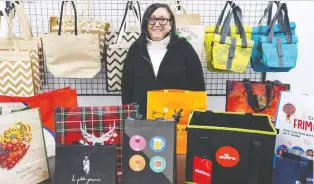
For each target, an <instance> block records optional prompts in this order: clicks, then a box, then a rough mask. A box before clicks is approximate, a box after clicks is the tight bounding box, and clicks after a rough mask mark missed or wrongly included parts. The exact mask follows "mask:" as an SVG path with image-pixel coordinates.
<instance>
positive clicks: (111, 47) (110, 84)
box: [106, 1, 142, 91]
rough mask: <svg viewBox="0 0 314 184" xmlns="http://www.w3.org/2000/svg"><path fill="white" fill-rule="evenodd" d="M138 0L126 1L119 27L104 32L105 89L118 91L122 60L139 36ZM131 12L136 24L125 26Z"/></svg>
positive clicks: (119, 88)
mask: <svg viewBox="0 0 314 184" xmlns="http://www.w3.org/2000/svg"><path fill="white" fill-rule="evenodd" d="M140 10H141V9H140V4H139V2H138V1H128V2H127V4H126V7H125V12H124V16H123V19H122V22H121V25H120V28H119V29H116V28H112V29H109V31H107V32H106V44H107V53H106V54H107V61H106V81H107V82H106V88H107V89H106V90H107V91H120V90H121V79H122V69H123V62H124V60H125V58H126V56H127V54H128V51H129V48H130V46H131V45H132V44H133V43H134V42H135V41H136V40H137V39H138V37H139V36H140V27H141V21H142V19H141V11H140ZM131 11H132V12H133V13H134V15H135V18H136V22H137V25H136V27H133V28H126V18H127V17H129V13H130V12H131Z"/></svg>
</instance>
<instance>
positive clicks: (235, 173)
mask: <svg viewBox="0 0 314 184" xmlns="http://www.w3.org/2000/svg"><path fill="white" fill-rule="evenodd" d="M187 132H188V142H187V143H188V144H187V145H188V147H187V157H186V182H196V183H200V182H199V181H206V183H210V182H211V183H219V184H220V183H221V184H223V183H237V184H238V183H241V184H251V183H263V184H266V183H267V184H271V183H272V172H273V159H274V153H273V152H274V146H275V141H276V134H277V131H276V129H275V128H274V126H273V124H272V123H271V121H270V119H269V117H268V116H267V115H259V114H245V113H225V112H219V113H218V112H212V111H201V110H195V111H194V112H193V114H192V117H191V119H190V122H189V124H188V126H187ZM243 173H245V174H243ZM226 176H228V177H226ZM201 183H203V182H201Z"/></svg>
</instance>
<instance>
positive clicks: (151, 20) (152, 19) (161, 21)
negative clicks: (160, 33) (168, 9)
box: [148, 17, 169, 25]
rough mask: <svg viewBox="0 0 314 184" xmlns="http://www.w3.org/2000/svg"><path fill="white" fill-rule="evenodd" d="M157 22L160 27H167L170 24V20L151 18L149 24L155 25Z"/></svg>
mask: <svg viewBox="0 0 314 184" xmlns="http://www.w3.org/2000/svg"><path fill="white" fill-rule="evenodd" d="M157 20H158V22H159V24H160V25H166V24H167V23H168V22H169V19H168V18H153V17H150V18H148V24H150V25H155V24H156V22H157Z"/></svg>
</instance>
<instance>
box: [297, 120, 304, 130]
mask: <svg viewBox="0 0 314 184" xmlns="http://www.w3.org/2000/svg"><path fill="white" fill-rule="evenodd" d="M298 129H301V130H304V128H303V121H302V120H298Z"/></svg>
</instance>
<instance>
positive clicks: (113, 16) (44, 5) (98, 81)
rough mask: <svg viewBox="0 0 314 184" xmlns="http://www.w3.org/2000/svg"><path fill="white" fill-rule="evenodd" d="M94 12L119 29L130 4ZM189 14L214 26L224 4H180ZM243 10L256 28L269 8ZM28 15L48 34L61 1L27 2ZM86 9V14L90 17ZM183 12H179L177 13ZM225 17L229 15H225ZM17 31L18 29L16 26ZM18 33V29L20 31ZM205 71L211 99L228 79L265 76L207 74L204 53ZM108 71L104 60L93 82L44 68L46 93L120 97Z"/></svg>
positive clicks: (106, 4)
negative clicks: (57, 74)
mask: <svg viewBox="0 0 314 184" xmlns="http://www.w3.org/2000/svg"><path fill="white" fill-rule="evenodd" d="M76 2H80V3H78V4H77V7H76V8H77V13H78V16H82V13H83V11H82V9H81V6H79V5H81V4H83V5H84V4H86V3H87V2H88V1H80V0H79V1H76ZM89 2H90V7H91V11H90V12H89V16H91V17H93V18H95V19H96V20H101V21H105V22H109V23H110V26H111V27H115V28H118V27H119V26H120V24H121V21H122V18H123V15H124V10H125V5H126V2H127V1H107V0H106V1H89ZM155 2H163V3H175V2H176V1H140V5H141V13H142V15H143V13H144V11H145V9H146V8H147V7H148V6H149V5H150V4H152V3H155ZM181 3H182V4H183V5H184V7H185V9H186V10H187V11H188V13H199V14H200V15H201V22H202V24H203V25H205V26H207V25H215V24H216V21H217V19H218V16H219V14H220V13H221V10H222V9H223V6H224V4H225V1H193V0H190V1H181ZM235 3H236V4H237V5H238V6H240V7H241V9H242V15H243V24H244V25H251V26H257V24H258V21H259V20H260V18H261V17H262V14H263V11H264V9H265V8H266V6H267V4H268V1H239V2H237V1H235ZM24 7H25V9H26V13H28V16H29V20H30V23H31V26H32V30H33V34H34V35H35V36H36V35H37V36H40V35H42V34H45V33H48V32H49V18H50V16H59V13H60V9H61V1H24ZM86 9H87V8H85V11H84V15H87V13H86ZM176 13H180V11H176ZM225 14H226V13H225ZM135 22H136V21H135V18H134V16H132V17H131V15H130V17H129V18H128V26H132V25H135ZM17 28H18V27H17ZM17 30H19V29H17ZM202 62H203V68H204V69H203V70H204V77H205V82H206V89H207V94H208V96H223V95H225V90H226V81H227V80H242V79H244V78H249V79H250V80H252V81H262V73H256V72H254V71H253V70H252V68H251V67H250V65H249V66H248V67H247V71H246V73H245V74H239V73H231V74H228V73H216V72H208V71H207V66H206V59H205V53H204V57H203V60H202ZM105 75H106V71H105V61H102V69H101V71H100V72H99V73H98V74H97V75H96V76H95V77H94V78H93V79H68V78H55V77H53V75H52V74H51V73H50V72H49V71H48V70H47V67H46V66H45V81H46V85H45V86H44V88H43V91H48V90H54V89H59V88H63V87H66V86H71V87H72V88H75V89H76V90H77V94H78V95H120V92H107V91H106V76H105Z"/></svg>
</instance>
